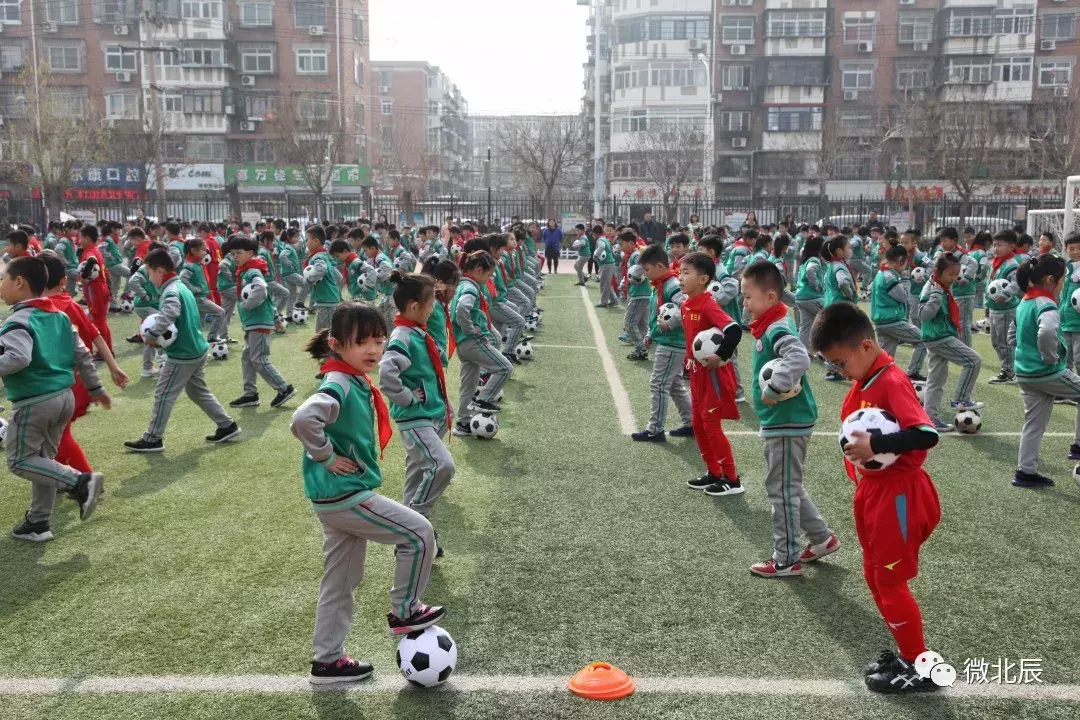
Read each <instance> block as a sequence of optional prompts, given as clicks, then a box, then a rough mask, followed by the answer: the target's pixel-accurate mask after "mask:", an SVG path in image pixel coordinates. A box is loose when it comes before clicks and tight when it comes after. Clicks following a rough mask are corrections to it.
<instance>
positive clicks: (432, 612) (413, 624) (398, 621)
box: [386, 605, 446, 635]
mask: <svg viewBox="0 0 1080 720" xmlns="http://www.w3.org/2000/svg"><path fill="white" fill-rule="evenodd" d="M444 617H446V608H444V607H442V606H441V605H430V606H429V605H421V606H420V609H419V610H417V611H416V612H414V613H413V614H412V615H410V616H409V617H407V618H404V619H402V618H399V617H398V616H397V615H395V614H394V613H387V614H386V624H387V625H389V626H390V632H391V634H393V635H408V634H409V633H413V632H416V631H417V630H423V629H424V628H426V627H431V626H432V625H434V624H435V623H437V622H439V621H440V620H442V619H443V618H444Z"/></svg>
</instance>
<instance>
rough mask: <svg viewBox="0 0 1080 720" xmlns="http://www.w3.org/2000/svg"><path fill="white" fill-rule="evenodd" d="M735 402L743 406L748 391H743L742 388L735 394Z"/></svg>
mask: <svg viewBox="0 0 1080 720" xmlns="http://www.w3.org/2000/svg"><path fill="white" fill-rule="evenodd" d="M735 402H737V403H739V404H742V403H744V402H746V391H745V390H742V389H741V388H740V390H739V391H738V392H737V393H735Z"/></svg>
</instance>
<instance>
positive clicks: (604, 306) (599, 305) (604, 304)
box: [593, 303, 607, 308]
mask: <svg viewBox="0 0 1080 720" xmlns="http://www.w3.org/2000/svg"><path fill="white" fill-rule="evenodd" d="M593 307H594V308H606V307H607V304H606V303H596V304H595V305H593Z"/></svg>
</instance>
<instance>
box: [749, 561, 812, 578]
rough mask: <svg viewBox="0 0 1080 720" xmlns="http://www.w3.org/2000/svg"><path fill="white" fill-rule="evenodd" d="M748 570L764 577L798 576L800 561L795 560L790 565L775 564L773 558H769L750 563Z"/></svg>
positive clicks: (800, 572) (800, 570)
mask: <svg viewBox="0 0 1080 720" xmlns="http://www.w3.org/2000/svg"><path fill="white" fill-rule="evenodd" d="M750 572H752V573H754V574H755V575H757V576H758V577H765V578H782V577H798V576H799V575H802V563H800V562H798V561H796V562H793V563H791V564H790V565H777V564H776V561H775V560H773V559H772V558H769V559H768V560H766V561H765V562H759V563H754V564H753V565H751V566H750Z"/></svg>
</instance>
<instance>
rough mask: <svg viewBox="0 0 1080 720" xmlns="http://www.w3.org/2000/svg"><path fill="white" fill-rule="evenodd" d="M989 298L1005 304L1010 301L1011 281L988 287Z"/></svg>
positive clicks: (997, 282) (991, 283)
mask: <svg viewBox="0 0 1080 720" xmlns="http://www.w3.org/2000/svg"><path fill="white" fill-rule="evenodd" d="M986 294H987V296H988V297H989V298H990V299H991V300H993V301H994V302H998V303H1000V302H1005V301H1006V300H1008V299H1009V295H1010V293H1009V281H1008V280H1006V279H1005V278H999V279H997V280H993V281H991V282H990V284H989V285H987V286H986ZM1069 302H1072V298H1069Z"/></svg>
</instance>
